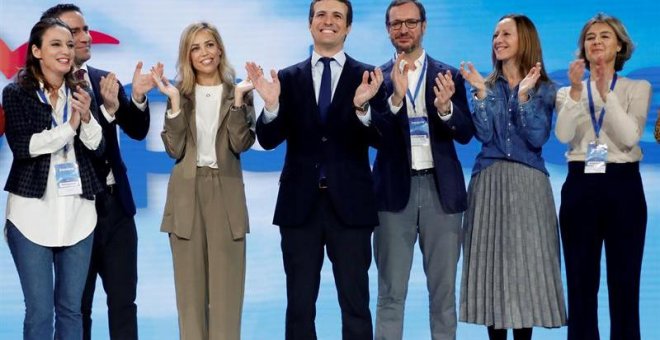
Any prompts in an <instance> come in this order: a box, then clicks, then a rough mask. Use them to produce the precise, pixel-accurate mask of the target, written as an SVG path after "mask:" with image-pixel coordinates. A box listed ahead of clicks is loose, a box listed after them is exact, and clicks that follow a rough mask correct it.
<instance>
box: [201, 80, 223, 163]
mask: <svg viewBox="0 0 660 340" xmlns="http://www.w3.org/2000/svg"><path fill="white" fill-rule="evenodd" d="M221 101H222V84H220V85H212V86H205V85H199V84H197V85H195V123H196V124H195V127H196V128H197V166H207V167H211V168H215V169H217V168H218V161H217V157H216V153H215V138H216V136H217V135H218V125H219V124H220V104H221Z"/></svg>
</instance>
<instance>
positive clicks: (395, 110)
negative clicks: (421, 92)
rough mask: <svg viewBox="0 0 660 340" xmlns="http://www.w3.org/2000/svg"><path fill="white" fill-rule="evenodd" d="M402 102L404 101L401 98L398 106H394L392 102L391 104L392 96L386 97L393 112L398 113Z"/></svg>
mask: <svg viewBox="0 0 660 340" xmlns="http://www.w3.org/2000/svg"><path fill="white" fill-rule="evenodd" d="M403 103H404V101H403V100H402V101H401V104H400V105H399V106H394V104H392V96H390V97H389V98H387V104H388V105H389V106H390V111H392V113H393V114H397V113H399V111H400V110H401V108H402V107H403Z"/></svg>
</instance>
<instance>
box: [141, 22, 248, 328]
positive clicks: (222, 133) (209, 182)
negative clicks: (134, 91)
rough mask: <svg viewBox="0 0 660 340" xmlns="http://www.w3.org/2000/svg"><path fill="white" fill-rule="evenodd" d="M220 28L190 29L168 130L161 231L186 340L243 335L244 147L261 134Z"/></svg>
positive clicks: (172, 88) (168, 87)
mask: <svg viewBox="0 0 660 340" xmlns="http://www.w3.org/2000/svg"><path fill="white" fill-rule="evenodd" d="M225 52H226V50H225V48H224V45H223V43H222V39H221V37H220V34H219V33H218V30H217V29H216V28H215V27H214V26H212V25H210V24H208V23H204V22H201V23H194V24H191V25H190V26H188V27H186V29H184V31H183V33H182V34H181V41H180V45H179V58H178V63H177V72H178V77H177V82H176V84H175V85H172V84H170V83H169V81H168V80H167V78H166V77H164V76H163V75H160V74H158V73H157V71H156V70H152V74H153V77H154V80H155V81H156V82H157V85H158V88H159V90H160V91H161V92H162V93H163V94H165V95H166V96H167V97H168V98H169V100H168V109H167V112H166V114H165V126H164V129H163V132H162V133H161V136H162V138H163V142H164V143H165V150H166V151H167V153H168V154H169V155H170V157H172V158H174V159H176V164H175V165H174V169H173V170H172V175H171V176H170V181H169V185H168V188H167V201H166V204H165V212H164V215H163V222H162V225H161V231H163V232H167V233H168V234H169V238H170V246H171V249H172V258H173V261H174V283H175V287H176V300H177V309H178V313H179V334H180V338H181V339H194V340H198V339H239V338H240V329H241V312H242V307H243V291H244V286H245V234H246V233H247V232H248V215H247V208H246V204H245V191H244V187H243V175H242V170H241V162H240V157H239V155H240V153H241V152H243V151H246V150H248V149H249V148H250V147H251V146H252V144H253V143H254V140H255V132H254V125H255V113H254V107H253V104H252V94H251V90H252V89H253V87H252V84H251V83H250V82H247V81H244V82H241V83H239V84H237V85H234V70H233V69H232V67H231V66H230V65H229V63H228V61H227V56H226V53H225Z"/></svg>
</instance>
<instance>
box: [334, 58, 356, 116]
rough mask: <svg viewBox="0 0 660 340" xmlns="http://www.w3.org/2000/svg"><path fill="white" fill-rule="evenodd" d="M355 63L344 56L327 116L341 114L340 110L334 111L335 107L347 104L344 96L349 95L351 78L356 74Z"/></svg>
mask: <svg viewBox="0 0 660 340" xmlns="http://www.w3.org/2000/svg"><path fill="white" fill-rule="evenodd" d="M354 68H355V63H354V62H353V60H352V59H351V57H349V56H348V54H347V55H346V61H344V67H342V69H341V74H340V75H339V80H337V87H335V93H334V95H333V96H332V101H331V102H330V108H329V109H328V114H330V112H341V110H336V108H335V106H337V105H343V104H344V103H347V101H346V96H347V95H348V94H349V93H348V89H351V88H352V86H351V84H352V82H353V79H351V77H352V76H353V75H354V74H356V73H355V72H356V71H355V70H353V69H354ZM360 77H362V74H361V73H360ZM349 102H350V103H352V102H353V100H352V99H351V100H350V101H349ZM330 119H332V117H328V120H330Z"/></svg>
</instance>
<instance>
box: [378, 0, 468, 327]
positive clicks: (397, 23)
mask: <svg viewBox="0 0 660 340" xmlns="http://www.w3.org/2000/svg"><path fill="white" fill-rule="evenodd" d="M385 25H386V27H387V30H388V33H389V37H390V39H391V41H392V44H393V45H394V47H395V48H396V50H397V53H398V55H397V57H396V58H395V60H391V61H389V62H388V63H386V64H385V65H384V66H383V73H384V74H385V81H384V82H385V88H386V89H387V97H388V98H389V99H388V106H389V108H388V112H387V113H386V114H384V115H377V116H375V117H374V122H373V123H374V125H376V127H377V128H378V129H379V131H381V132H382V134H383V137H382V143H381V145H380V146H379V149H378V153H377V155H376V162H375V164H374V181H375V183H376V187H375V188H376V195H377V197H378V210H379V214H378V218H379V220H380V225H379V226H378V228H376V231H375V232H374V257H375V261H376V266H377V267H378V304H377V312H376V339H397V340H399V339H401V338H402V331H403V311H404V305H405V300H406V293H407V291H408V278H409V276H410V268H411V265H412V259H413V252H414V247H415V243H416V241H417V238H418V236H419V245H420V248H421V251H422V255H423V263H424V272H425V273H426V282H427V288H428V291H429V305H430V306H429V312H430V315H429V319H430V322H431V338H432V339H434V340H435V339H455V338H456V305H455V301H456V295H455V282H456V266H457V263H458V257H459V254H460V242H461V237H460V236H461V220H462V212H463V211H464V210H465V209H466V205H467V201H466V191H465V179H464V178H463V170H462V167H461V164H460V162H459V160H458V158H457V156H456V150H455V148H454V141H457V142H459V143H462V144H466V143H468V142H469V141H470V139H471V138H472V135H473V134H474V126H473V124H472V119H471V116H470V112H469V109H468V105H467V100H466V96H465V87H464V82H463V79H462V78H461V76H460V74H459V73H458V72H457V70H456V69H455V68H453V67H450V66H448V65H446V64H444V63H441V62H439V61H437V60H435V59H433V58H431V57H430V56H428V55H427V54H426V52H425V51H424V49H423V48H422V44H421V42H422V38H423V35H424V32H425V31H426V12H425V10H424V6H423V5H422V4H421V3H420V2H419V1H415V0H395V1H392V2H391V4H390V5H389V7H388V8H387V12H386V15H385ZM404 65H405V66H404Z"/></svg>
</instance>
